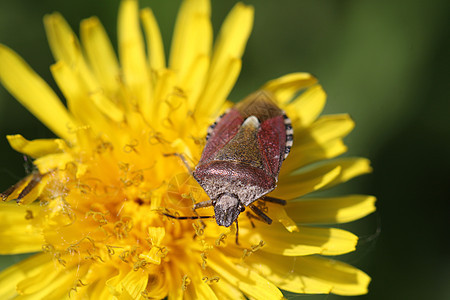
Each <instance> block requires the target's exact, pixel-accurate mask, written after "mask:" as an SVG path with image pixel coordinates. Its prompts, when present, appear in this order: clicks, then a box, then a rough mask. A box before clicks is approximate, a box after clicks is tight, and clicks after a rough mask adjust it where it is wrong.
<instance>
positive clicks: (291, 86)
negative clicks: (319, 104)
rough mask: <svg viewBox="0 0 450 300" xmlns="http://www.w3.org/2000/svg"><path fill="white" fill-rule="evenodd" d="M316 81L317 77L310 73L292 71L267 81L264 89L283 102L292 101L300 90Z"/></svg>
mask: <svg viewBox="0 0 450 300" xmlns="http://www.w3.org/2000/svg"><path fill="white" fill-rule="evenodd" d="M316 83H317V79H316V78H315V77H314V76H312V75H311V74H309V73H291V74H287V75H284V76H281V77H279V78H276V79H273V80H271V81H269V82H267V83H266V84H265V85H264V86H263V87H262V89H264V90H267V91H270V92H272V93H273V94H274V96H275V99H276V100H277V101H278V102H279V103H280V104H281V103H286V102H289V101H291V100H292V98H293V97H294V96H295V94H297V93H298V92H299V91H301V90H303V89H305V88H308V87H310V86H312V85H314V84H316ZM299 99H300V98H297V100H296V101H298V100H299ZM305 104H306V103H305Z"/></svg>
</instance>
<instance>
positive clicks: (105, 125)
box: [51, 61, 110, 133]
mask: <svg viewBox="0 0 450 300" xmlns="http://www.w3.org/2000/svg"><path fill="white" fill-rule="evenodd" d="M51 71H52V74H53V77H54V78H55V81H56V82H57V83H58V86H59V87H60V89H61V91H62V92H63V94H64V96H65V97H66V99H67V105H68V107H69V109H70V111H71V112H72V114H73V115H74V116H75V117H76V118H77V119H78V120H79V121H80V123H82V124H84V125H89V126H90V127H91V128H92V129H93V130H94V131H95V132H96V133H105V132H109V131H110V130H109V125H110V123H109V122H107V119H106V118H105V116H104V115H103V114H102V113H101V112H100V111H99V109H98V107H97V106H96V105H94V103H93V101H92V100H91V99H90V97H89V94H90V93H89V90H88V89H87V86H85V85H84V83H83V81H82V80H81V77H80V76H79V74H77V73H76V72H75V71H73V70H72V69H71V68H70V67H69V66H68V65H67V64H66V63H64V61H60V62H58V63H56V64H54V65H52V66H51Z"/></svg>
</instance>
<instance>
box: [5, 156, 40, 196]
mask: <svg viewBox="0 0 450 300" xmlns="http://www.w3.org/2000/svg"><path fill="white" fill-rule="evenodd" d="M44 157H48V155H46V156H44ZM46 175H47V174H45V173H38V172H34V173H32V174H31V175H29V176H27V177H25V178H24V179H22V180H20V181H19V182H18V183H16V184H15V185H13V186H11V187H10V188H8V189H7V190H6V191H5V192H3V193H1V197H2V200H3V201H16V202H17V203H18V204H21V205H27V204H30V203H31V202H33V201H34V200H36V199H37V198H38V197H39V196H40V195H41V193H42V191H43V190H44V188H45V185H46V184H47V182H48V176H46Z"/></svg>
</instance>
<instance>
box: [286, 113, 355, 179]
mask: <svg viewBox="0 0 450 300" xmlns="http://www.w3.org/2000/svg"><path fill="white" fill-rule="evenodd" d="M354 126H355V123H354V122H353V120H352V119H351V118H350V116H349V115H347V114H341V115H326V116H323V117H320V118H319V119H318V120H317V121H316V122H314V123H313V124H311V126H309V127H307V128H306V129H304V128H301V127H298V128H297V129H294V146H293V147H292V149H291V153H290V154H289V156H288V158H287V161H286V162H285V163H284V164H283V168H282V170H281V172H282V174H286V173H290V172H292V171H294V170H297V169H299V168H301V167H302V166H305V165H306V164H309V163H312V162H315V161H319V160H324V159H328V158H333V157H336V156H337V155H340V154H342V153H344V152H345V151H346V150H347V147H346V146H345V145H344V143H343V142H342V138H343V137H345V136H346V135H347V134H348V133H349V132H350V131H351V130H352V129H353V128H354Z"/></svg>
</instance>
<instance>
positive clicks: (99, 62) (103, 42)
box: [80, 17, 120, 97]
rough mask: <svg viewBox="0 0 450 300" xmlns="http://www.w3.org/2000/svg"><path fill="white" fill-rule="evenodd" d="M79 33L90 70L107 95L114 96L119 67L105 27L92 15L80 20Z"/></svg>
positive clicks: (117, 84) (117, 90) (118, 78)
mask: <svg viewBox="0 0 450 300" xmlns="http://www.w3.org/2000/svg"><path fill="white" fill-rule="evenodd" d="M80 35H81V41H82V42H83V46H84V49H85V50H86V55H87V57H88V59H89V62H90V65H91V67H92V71H93V72H94V74H95V76H96V77H97V79H98V80H99V83H100V85H101V86H102V88H103V89H104V90H105V91H106V93H107V95H108V96H109V97H114V96H115V95H116V94H117V93H118V92H119V87H120V84H119V83H120V69H119V62H118V61H117V57H116V54H115V52H114V48H113V46H112V45H111V41H110V40H109V38H108V35H107V34H106V31H105V29H104V28H103V26H102V24H101V23H100V21H99V20H98V19H97V18H96V17H92V18H89V19H86V20H84V21H83V22H81V29H80Z"/></svg>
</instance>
